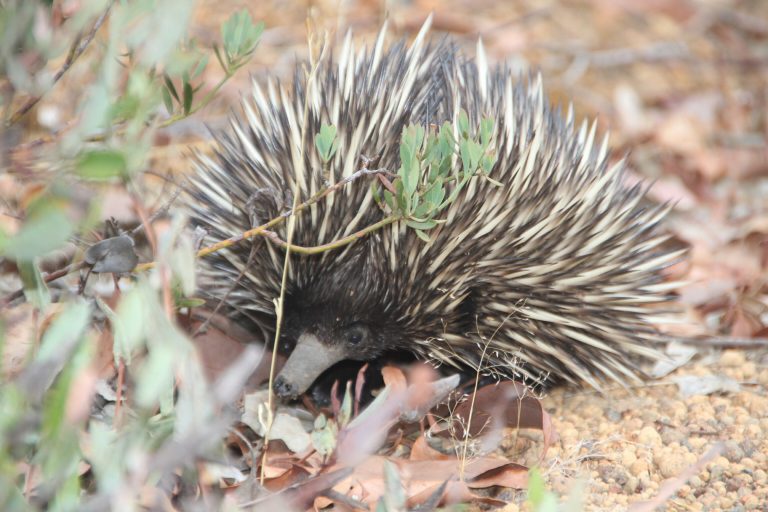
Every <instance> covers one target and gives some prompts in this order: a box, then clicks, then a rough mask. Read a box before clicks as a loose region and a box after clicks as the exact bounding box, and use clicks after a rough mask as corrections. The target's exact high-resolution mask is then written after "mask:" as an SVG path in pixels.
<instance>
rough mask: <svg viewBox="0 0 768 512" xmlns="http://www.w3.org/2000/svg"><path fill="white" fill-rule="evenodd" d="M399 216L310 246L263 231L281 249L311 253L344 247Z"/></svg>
mask: <svg viewBox="0 0 768 512" xmlns="http://www.w3.org/2000/svg"><path fill="white" fill-rule="evenodd" d="M400 219H401V217H399V216H396V215H390V216H389V217H385V218H383V219H381V220H380V221H379V222H376V223H375V224H371V225H370V226H367V227H365V228H363V229H361V230H360V231H356V232H354V233H352V234H351V235H348V236H345V237H344V238H340V239H338V240H334V241H333V242H329V243H327V244H322V245H313V246H311V247H303V246H301V245H293V244H290V243H288V242H286V241H284V240H282V239H281V238H280V237H279V236H277V233H275V232H274V231H264V233H263V234H264V236H266V237H267V238H268V239H269V240H271V241H273V242H274V243H276V244H277V245H279V246H280V247H282V248H283V249H286V250H289V251H291V252H295V253H297V254H304V255H311V254H320V253H323V252H327V251H331V250H333V249H338V248H340V247H344V246H345V245H349V244H351V243H352V242H355V241H357V240H359V239H361V238H363V237H364V236H365V235H367V234H369V233H372V232H374V231H376V230H378V229H381V228H383V227H384V226H388V225H390V224H394V223H395V222H397V221H398V220H400Z"/></svg>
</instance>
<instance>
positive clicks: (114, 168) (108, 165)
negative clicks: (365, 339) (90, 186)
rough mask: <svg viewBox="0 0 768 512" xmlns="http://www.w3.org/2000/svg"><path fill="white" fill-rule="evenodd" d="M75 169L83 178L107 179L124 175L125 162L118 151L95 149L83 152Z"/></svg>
mask: <svg viewBox="0 0 768 512" xmlns="http://www.w3.org/2000/svg"><path fill="white" fill-rule="evenodd" d="M76 169H77V173H78V174H79V175H80V176H81V177H83V178H86V179H91V180H108V179H112V178H118V177H120V176H124V175H125V173H126V170H127V164H126V160H125V156H124V155H123V154H122V153H121V152H120V151H117V150H111V149H96V150H91V151H86V152H85V153H83V154H82V155H81V156H80V158H79V159H78V161H77V166H76Z"/></svg>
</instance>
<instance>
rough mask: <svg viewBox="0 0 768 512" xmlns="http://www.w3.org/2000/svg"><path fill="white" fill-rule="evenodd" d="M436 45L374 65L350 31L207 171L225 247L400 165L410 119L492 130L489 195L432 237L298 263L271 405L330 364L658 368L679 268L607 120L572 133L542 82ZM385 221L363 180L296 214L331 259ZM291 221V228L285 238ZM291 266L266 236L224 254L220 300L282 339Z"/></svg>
mask: <svg viewBox="0 0 768 512" xmlns="http://www.w3.org/2000/svg"><path fill="white" fill-rule="evenodd" d="M427 31H428V27H427V26H425V27H424V28H423V29H422V30H421V32H420V33H419V35H418V36H417V37H416V39H415V41H414V42H413V43H412V44H411V45H410V46H408V45H407V44H405V43H403V42H401V43H399V44H396V45H394V46H392V47H390V48H389V49H385V44H384V39H385V37H384V32H385V31H384V30H382V31H381V33H380V35H379V37H378V39H377V41H376V43H375V46H374V47H373V48H372V50H370V51H366V50H364V49H363V50H356V49H355V48H354V46H353V44H352V41H351V39H350V37H349V36H347V38H346V40H345V42H344V44H343V47H342V48H341V51H340V52H339V53H338V56H337V57H336V59H334V57H333V56H332V55H323V56H322V57H320V60H319V62H318V63H317V68H316V71H315V73H313V74H309V73H306V70H305V68H304V67H301V66H298V67H297V71H296V74H295V76H294V78H293V82H292V84H291V85H290V87H288V88H285V87H283V86H281V85H280V84H279V83H276V82H275V81H270V82H269V84H268V85H267V86H266V87H262V86H260V85H258V84H254V86H253V96H252V98H251V99H250V100H248V101H245V102H244V114H243V115H241V116H237V117H235V118H233V119H232V123H231V127H230V129H228V130H225V131H224V133H220V134H217V137H216V138H217V141H218V145H217V150H216V153H215V155H214V156H213V157H206V156H199V157H198V159H197V160H198V164H197V169H196V173H195V176H194V178H193V181H194V183H193V185H192V189H193V199H192V201H191V208H192V210H193V214H192V216H193V221H194V222H195V223H196V224H197V225H200V226H202V227H204V228H205V229H206V230H208V232H209V233H210V235H211V237H213V238H215V239H223V238H227V237H230V236H233V235H235V234H238V233H242V232H244V231H246V230H248V229H250V228H252V227H255V226H258V225H261V224H263V223H265V222H267V221H268V220H270V219H272V218H274V217H278V216H280V215H283V214H285V213H286V212H288V211H289V210H290V209H291V206H292V204H293V194H294V192H296V193H298V194H299V199H300V201H305V200H306V199H308V198H310V197H311V196H313V195H314V194H316V193H318V191H321V190H322V189H324V188H325V187H327V186H329V185H332V184H334V183H338V182H339V181H340V180H342V179H344V178H345V177H348V176H350V175H351V174H352V173H353V172H355V171H356V170H358V169H359V168H360V167H361V159H362V158H363V157H367V158H369V159H372V160H374V161H375V162H376V164H375V165H376V167H377V168H384V169H391V170H393V171H394V170H396V169H397V168H398V167H399V165H400V155H399V143H400V138H401V133H402V131H403V128H404V127H405V126H407V125H409V124H411V123H415V124H421V125H425V126H428V125H430V124H433V123H437V124H440V123H442V122H444V121H448V122H452V123H455V122H456V119H457V116H458V115H459V112H460V111H462V110H463V111H466V112H467V114H468V117H469V120H470V124H475V125H477V124H478V123H479V122H480V120H481V118H483V117H490V118H493V119H494V125H493V126H494V132H493V138H494V142H495V148H496V151H497V160H496V163H495V164H494V166H493V168H492V170H491V171H490V173H489V177H490V178H491V180H489V179H487V178H485V177H480V176H477V177H473V178H472V179H471V180H470V182H469V184H468V185H467V186H466V187H465V188H464V189H463V190H462V191H461V193H460V194H459V196H458V197H457V199H456V201H455V202H454V203H452V204H451V205H450V206H449V207H448V208H447V209H446V210H445V211H444V212H443V215H442V217H443V218H444V219H445V221H446V222H445V223H443V224H441V225H440V226H438V227H437V228H435V229H433V230H431V231H430V232H429V236H430V237H431V241H430V242H424V241H423V240H421V239H420V238H419V237H418V236H417V234H416V233H415V232H414V230H413V229H411V228H408V227H406V226H405V225H404V224H403V223H397V224H393V225H389V226H387V227H385V228H383V229H380V230H378V231H375V232H373V233H372V234H370V235H368V236H366V237H365V238H362V239H360V240H359V241H357V242H355V243H352V244H350V245H347V246H345V247H343V248H341V249H337V250H334V251H328V252H324V253H321V254H316V255H309V256H304V255H292V256H291V259H290V264H289V270H288V274H287V284H286V292H285V293H286V295H285V309H284V311H285V315H284V320H283V331H282V332H283V335H282V337H281V343H282V342H285V344H286V346H289V347H291V346H293V347H294V348H293V351H292V353H291V355H290V356H289V358H288V361H287V363H286V365H285V366H284V368H283V369H282V371H281V373H280V374H279V376H278V378H277V379H276V381H275V390H276V391H277V393H278V394H279V395H280V396H283V397H295V396H297V395H298V394H300V393H303V392H304V391H305V390H306V389H307V388H308V387H309V386H310V385H311V384H312V382H313V381H314V380H315V379H316V378H317V377H318V376H319V375H320V374H321V373H323V372H324V371H325V370H326V369H328V368H329V367H330V366H332V365H333V364H334V363H337V362H339V361H341V360H371V359H373V358H376V357H377V356H379V355H381V354H382V353H384V352H387V351H391V350H395V351H402V350H405V351H410V352H412V353H413V354H415V355H416V356H417V357H419V358H422V359H425V360H429V361H431V362H434V363H436V364H442V365H448V366H450V367H456V368H458V369H467V368H476V367H477V366H478V365H481V367H482V368H483V369H487V370H489V371H492V372H495V373H497V374H500V375H502V376H506V377H509V378H523V379H526V380H529V381H539V382H540V381H543V380H545V379H547V378H550V379H554V380H561V381H569V382H574V383H579V382H586V383H588V384H590V385H592V386H595V387H599V386H600V384H601V382H604V381H605V380H606V379H608V380H612V381H617V382H620V383H627V382H631V381H636V380H637V379H638V378H639V377H640V376H641V375H642V374H641V372H640V370H639V363H640V362H642V361H647V360H648V359H652V358H656V357H658V345H659V342H660V336H659V334H658V333H657V330H655V329H654V328H653V326H652V325H651V322H650V316H651V315H652V314H654V311H655V308H650V309H649V306H653V305H658V304H660V303H662V302H664V301H666V300H668V298H669V297H668V296H667V293H666V290H668V286H667V285H666V284H665V283H663V282H662V279H661V275H660V271H661V269H662V268H663V267H665V266H666V265H668V264H669V263H670V262H671V261H672V260H673V259H674V258H675V257H676V255H675V254H674V253H672V252H670V251H668V250H665V249H663V248H662V244H663V242H664V240H665V237H664V235H663V234H660V233H658V230H657V229H656V228H657V224H658V223H659V221H660V219H662V217H663V216H664V214H665V212H666V209H667V208H666V206H663V205H662V206H655V207H646V206H644V205H643V204H642V200H643V196H644V190H643V189H642V188H641V187H640V186H639V185H636V186H633V187H631V188H626V187H625V186H623V184H622V171H623V168H624V164H623V163H621V162H620V163H617V164H614V165H609V163H608V155H607V149H606V141H605V140H603V141H602V143H597V142H596V140H595V125H594V124H593V125H592V127H591V128H587V125H586V123H585V124H582V126H581V128H580V129H578V130H576V129H575V127H574V121H573V114H572V111H571V109H570V108H569V109H568V113H567V115H565V116H563V115H561V114H560V113H559V112H558V111H554V110H552V109H551V108H550V107H549V106H548V104H547V101H546V99H545V97H544V94H543V92H542V88H541V85H540V80H533V81H530V80H529V82H532V83H533V85H527V86H526V85H525V84H521V83H518V81H517V80H516V79H515V77H513V76H512V75H513V74H512V73H511V71H510V70H509V69H508V68H506V67H489V66H488V64H487V63H486V59H485V56H484V52H483V50H482V45H480V44H478V52H477V55H476V57H475V58H474V59H470V58H467V57H464V56H463V55H462V54H461V52H460V51H458V50H457V49H456V48H455V45H453V44H451V43H450V42H449V41H446V40H444V41H442V42H439V43H434V42H433V43H429V42H427V41H426V33H427ZM305 123H306V124H305ZM323 124H330V125H334V126H335V127H336V128H337V129H338V151H337V152H336V153H335V156H334V157H333V158H332V160H331V161H330V162H329V163H328V164H325V165H324V164H323V162H321V160H320V157H319V156H318V153H317V151H315V150H314V145H313V140H314V136H315V134H317V133H318V132H319V130H320V128H321V126H322V125H323ZM456 165H457V166H458V165H461V164H460V162H457V163H456ZM494 181H495V182H500V183H501V186H498V183H494ZM385 214H386V213H385V212H384V211H383V210H382V208H381V207H379V205H378V204H377V203H376V202H375V201H374V199H373V193H372V190H371V186H370V182H365V180H360V181H357V182H354V183H351V184H349V185H347V186H345V187H344V188H343V189H341V190H340V191H337V192H335V193H332V194H329V195H327V196H326V197H324V198H323V199H321V200H320V201H319V202H317V203H316V204H313V205H312V206H311V207H310V208H308V209H307V210H305V211H303V212H302V213H300V214H297V218H296V221H295V222H296V224H295V232H294V233H293V238H292V240H293V243H294V244H297V245H301V246H318V245H321V244H326V243H329V242H332V241H334V240H337V239H339V238H342V237H344V236H346V235H349V234H351V233H354V232H355V231H356V230H360V229H362V228H364V227H366V226H369V225H371V224H373V223H375V222H377V221H378V220H380V219H382V218H383V217H384V216H385ZM286 226H287V223H285V222H284V223H282V224H280V225H279V226H278V227H276V228H275V230H276V235H277V236H278V237H279V238H280V239H282V240H286V239H287V227H286ZM284 258H285V252H284V249H283V248H282V247H281V246H280V245H279V244H278V243H276V242H275V241H274V240H270V239H264V238H259V239H257V240H255V241H254V242H253V243H243V244H239V245H237V246H234V247H232V248H230V249H228V250H225V251H222V252H220V253H218V254H217V255H215V256H214V257H213V258H212V259H211V260H210V263H209V265H208V266H207V271H206V279H207V283H208V285H207V288H206V291H207V292H208V293H209V294H210V296H211V297H212V298H214V299H217V300H218V299H224V300H225V302H226V305H227V308H228V309H229V313H230V314H231V315H232V316H233V317H235V318H237V319H239V320H242V321H243V322H245V323H246V324H247V325H248V326H249V327H250V328H252V329H254V331H255V335H256V336H257V337H261V336H263V337H264V339H265V340H270V339H271V337H272V336H273V335H274V329H275V320H276V314H275V307H276V306H275V299H276V298H277V297H278V296H279V295H280V288H281V279H282V272H283V263H284ZM235 281H237V282H236V283H235ZM484 348H486V350H485V351H484V350H483V349H484ZM483 352H484V353H485V358H484V360H482V361H481V354H482V353H483Z"/></svg>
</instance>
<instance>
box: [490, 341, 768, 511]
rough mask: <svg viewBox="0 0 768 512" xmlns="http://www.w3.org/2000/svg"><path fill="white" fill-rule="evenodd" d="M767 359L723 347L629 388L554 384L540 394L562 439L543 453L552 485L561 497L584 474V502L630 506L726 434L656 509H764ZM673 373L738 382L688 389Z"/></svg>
mask: <svg viewBox="0 0 768 512" xmlns="http://www.w3.org/2000/svg"><path fill="white" fill-rule="evenodd" d="M767 360H768V358H767V357H766V355H765V354H762V355H761V354H751V355H748V354H746V353H745V352H743V351H726V352H724V353H723V354H722V355H721V356H720V358H719V360H718V361H717V362H716V363H715V364H711V365H708V366H704V365H701V364H700V365H695V364H694V365H692V366H690V367H686V368H683V369H681V370H678V371H677V372H676V373H675V374H673V375H672V376H670V377H668V378H667V379H665V380H662V381H660V382H656V383H653V384H652V385H649V386H645V387H642V388H635V389H632V390H630V391H627V390H621V389H616V390H612V391H610V392H608V393H607V394H605V395H604V396H601V395H600V394H597V393H593V392H586V391H582V392H574V391H573V390H568V389H560V390H554V391H552V392H550V393H549V395H548V396H545V397H544V398H543V403H544V406H545V408H546V409H547V410H548V411H549V412H550V414H551V415H552V420H553V424H554V427H555V429H556V430H557V432H558V434H559V440H558V441H557V442H555V443H554V445H553V446H552V447H551V448H550V450H549V451H548V453H547V455H546V459H545V462H544V468H545V477H546V480H547V482H548V485H549V488H550V489H551V490H553V491H554V492H556V493H558V494H559V495H561V496H563V497H565V496H566V495H567V494H568V492H569V491H570V489H571V488H572V486H573V485H574V484H575V483H577V482H578V481H583V482H586V490H585V509H586V510H612V511H620V510H626V509H627V508H628V507H629V506H630V505H631V504H633V503H637V502H641V501H644V500H649V499H651V498H653V497H655V496H656V495H657V494H658V492H659V489H660V486H662V485H663V484H664V483H665V482H666V481H668V480H669V479H674V478H676V477H677V476H678V475H680V474H681V473H682V472H683V471H685V470H686V469H687V468H689V467H690V466H691V465H693V464H694V463H695V462H696V461H697V460H699V459H700V458H701V457H702V455H704V454H705V453H706V452H707V451H708V450H709V449H710V448H711V447H712V446H713V445H715V444H716V443H718V442H723V443H724V446H723V451H722V453H721V455H720V456H718V457H717V458H715V459H714V460H713V461H711V462H710V463H708V464H706V466H705V467H704V470H702V471H701V472H699V473H698V474H696V475H695V476H693V477H691V478H690V479H689V480H688V481H687V483H686V484H685V485H683V486H682V487H681V488H680V489H679V490H678V492H676V493H675V494H674V496H673V497H672V498H670V499H669V500H667V501H666V502H665V504H664V506H663V507H662V508H661V509H660V510H685V511H721V510H722V511H734V512H739V511H768V393H767V392H766V390H767V389H768V369H767V368H766V361H767ZM675 375H702V376H703V375H724V376H727V377H731V378H733V379H735V380H737V381H739V382H741V383H742V389H741V391H739V392H736V393H727V394H719V395H718V394H713V395H710V396H693V397H690V398H683V397H682V396H681V394H680V393H679V392H678V389H677V386H676V385H675V384H673V383H670V384H665V382H670V379H671V378H673V377H674V376H675ZM508 455H509V456H513V454H512V453H508ZM563 499H565V498H563ZM520 508H521V507H520V506H519V505H514V504H513V505H509V506H507V507H506V508H505V509H504V510H505V511H507V512H514V511H516V510H519V509H520ZM522 508H523V509H525V506H523V507H522Z"/></svg>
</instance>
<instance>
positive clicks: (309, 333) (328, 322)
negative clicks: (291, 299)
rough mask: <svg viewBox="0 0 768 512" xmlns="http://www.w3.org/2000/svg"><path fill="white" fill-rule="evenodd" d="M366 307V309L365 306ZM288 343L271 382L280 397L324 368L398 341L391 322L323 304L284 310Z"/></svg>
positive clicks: (293, 393)
mask: <svg viewBox="0 0 768 512" xmlns="http://www.w3.org/2000/svg"><path fill="white" fill-rule="evenodd" d="M366 309H367V308H366ZM283 325H284V327H285V336H284V338H285V339H286V341H287V342H289V343H291V344H295V346H294V348H293V351H292V352H291V354H290V356H289V357H288V361H287V362H286V363H285V366H283V369H282V370H281V371H280V374H279V375H278V376H277V378H276V380H275V383H274V390H275V393H276V394H277V395H278V396H280V397H281V398H295V397H297V396H298V395H300V394H301V393H304V392H305V391H306V390H307V388H309V386H310V385H311V384H312V383H313V382H314V381H315V379H316V378H317V377H319V376H320V374H322V373H323V372H324V371H326V370H327V369H328V368H330V367H331V366H333V365H334V364H336V363H338V362H340V361H344V360H353V361H370V360H372V359H375V358H376V357H378V356H379V355H381V353H382V352H384V350H385V349H386V348H387V347H393V346H397V345H399V344H400V335H399V332H398V329H397V327H396V325H394V323H390V322H387V321H385V320H384V319H383V318H381V316H380V315H379V316H378V317H377V315H374V314H371V313H369V312H366V311H365V310H361V309H360V308H357V307H355V306H354V305H353V306H351V308H349V309H347V307H340V305H338V304H323V305H319V306H314V307H313V306H310V307H307V308H303V307H302V308H291V309H288V311H286V318H285V320H284V323H283Z"/></svg>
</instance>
